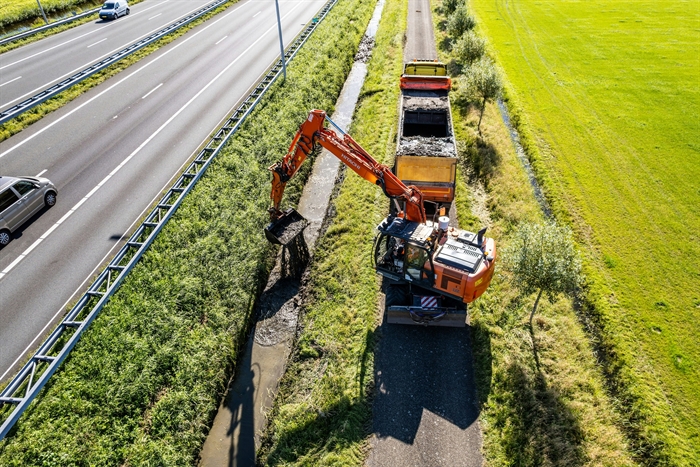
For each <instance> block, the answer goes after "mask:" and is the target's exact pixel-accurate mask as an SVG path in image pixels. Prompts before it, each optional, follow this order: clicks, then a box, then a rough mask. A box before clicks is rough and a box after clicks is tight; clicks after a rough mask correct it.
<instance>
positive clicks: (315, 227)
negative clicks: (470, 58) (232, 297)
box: [200, 0, 384, 466]
mask: <svg viewBox="0 0 700 467" xmlns="http://www.w3.org/2000/svg"><path fill="white" fill-rule="evenodd" d="M383 6H384V0H379V2H378V3H377V6H376V8H375V10H374V14H373V16H372V19H371V21H370V23H369V25H368V27H367V31H366V33H365V37H364V38H363V40H362V43H361V44H360V47H359V51H358V54H357V56H356V57H355V64H354V65H353V67H352V70H351V71H350V75H349V76H348V79H347V81H346V82H345V86H344V87H343V91H342V93H341V95H340V97H339V98H338V102H337V103H336V107H335V108H336V111H335V113H334V114H333V116H332V119H333V121H334V122H335V123H336V124H337V125H338V126H339V127H340V128H342V129H343V130H347V128H348V127H349V126H350V122H351V120H352V115H353V112H354V110H355V106H356V104H357V100H358V98H359V95H360V90H361V88H362V84H363V83H364V80H365V76H366V75H367V66H366V62H367V61H368V60H369V57H370V55H371V50H372V47H373V45H374V36H375V35H376V32H377V27H378V26H379V19H380V18H381V14H382V9H383ZM339 166H340V164H339V162H338V159H337V158H336V157H335V156H333V155H332V154H330V153H328V152H327V151H323V152H322V153H321V154H320V155H319V156H318V157H317V158H316V162H315V163H314V168H313V171H312V174H311V177H310V178H309V181H308V182H307V184H306V186H305V188H304V192H303V194H302V197H301V200H300V201H299V207H298V209H297V210H298V211H299V213H300V214H301V215H302V216H304V217H305V218H306V219H307V220H308V221H309V226H308V227H307V228H306V230H305V231H304V239H305V241H306V245H307V246H308V249H309V252H310V254H311V255H313V250H314V246H315V243H316V240H317V239H318V237H319V234H320V231H321V226H322V225H323V220H324V218H325V216H326V212H327V210H328V205H329V203H330V199H331V194H332V192H333V188H334V186H335V181H336V178H337V176H338V170H339ZM282 258H283V255H282V254H280V255H279V256H278V259H277V264H276V266H275V268H274V269H273V271H272V273H271V274H270V279H269V280H268V283H267V286H266V287H265V291H264V292H263V294H262V296H261V297H260V300H259V307H258V310H257V323H256V324H255V330H254V332H253V334H252V335H251V337H250V339H249V340H248V343H247V345H246V349H245V351H244V356H243V359H242V361H241V362H240V364H239V367H238V370H237V373H236V377H235V379H234V381H233V383H232V385H231V386H230V387H229V390H228V393H227V394H226V397H225V399H224V401H223V403H222V405H221V406H220V408H219V411H218V413H217V415H216V418H215V419H214V424H213V426H212V429H211V431H210V432H209V436H208V437H207V440H206V442H205V443H204V447H203V448H202V452H201V454H200V466H222V465H226V466H250V465H255V453H256V451H257V449H258V448H259V447H260V434H261V433H262V431H263V430H264V429H265V426H266V424H267V418H266V414H267V412H268V411H269V410H270V409H271V408H272V404H273V402H274V396H275V394H276V392H277V388H278V385H279V381H280V379H281V377H282V375H283V374H284V370H285V366H286V362H287V358H288V357H289V353H290V352H291V348H292V341H293V338H294V332H295V330H296V326H297V319H298V311H299V305H300V302H301V299H300V292H301V282H300V281H299V280H298V279H294V278H290V277H285V274H284V270H283V269H284V267H283V264H282V263H283V261H282Z"/></svg>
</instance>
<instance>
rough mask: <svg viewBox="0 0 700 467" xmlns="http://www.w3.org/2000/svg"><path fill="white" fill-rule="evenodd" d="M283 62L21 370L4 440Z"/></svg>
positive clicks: (293, 50) (8, 392)
mask: <svg viewBox="0 0 700 467" xmlns="http://www.w3.org/2000/svg"><path fill="white" fill-rule="evenodd" d="M337 1H338V0H329V1H328V2H327V3H326V4H325V5H324V6H323V8H321V10H320V11H319V13H318V16H317V17H315V18H314V19H313V20H312V21H311V22H310V23H309V24H308V25H307V27H306V28H305V29H304V31H302V32H301V34H299V35H298V36H297V37H296V39H295V40H294V42H293V43H292V45H290V46H289V47H287V51H286V52H285V54H284V61H285V63H287V62H289V61H291V60H292V59H293V58H294V56H295V55H296V54H297V52H298V51H299V49H300V48H301V46H302V45H304V43H305V42H306V40H307V39H308V38H309V36H310V35H311V33H312V32H313V31H314V30H315V29H316V26H317V25H318V24H319V22H320V21H321V20H322V19H323V18H325V17H326V15H327V14H328V12H329V11H330V10H331V8H332V7H333V6H334V5H335V4H336V2H337ZM282 68H283V63H282V59H280V60H278V61H277V63H276V64H275V65H274V66H273V67H272V68H270V70H269V71H268V72H267V74H266V75H265V77H264V78H263V79H262V80H261V81H260V82H259V83H258V84H257V85H256V86H255V88H254V89H253V90H252V91H251V92H250V94H249V95H248V97H247V98H246V99H245V101H243V103H242V104H241V105H240V106H239V107H238V108H237V109H236V110H235V111H234V112H233V114H232V115H231V117H229V119H228V120H227V121H226V123H224V124H223V126H221V127H219V129H218V130H217V131H216V133H215V134H214V136H213V137H212V138H211V139H210V140H209V142H208V143H207V145H206V146H205V147H204V148H203V149H202V150H201V151H200V152H199V153H198V154H197V156H196V157H195V158H194V160H193V161H192V162H191V163H190V164H189V165H188V166H187V168H186V169H185V170H184V172H183V173H182V174H181V175H180V177H179V178H178V179H177V181H176V182H175V183H174V184H173V185H172V186H171V187H170V189H168V191H167V193H166V194H165V195H164V196H163V197H162V198H161V199H160V201H158V204H156V207H155V208H154V209H153V210H152V211H151V212H150V214H148V216H146V218H145V220H144V221H143V222H142V223H141V225H139V227H138V228H137V229H136V231H135V232H134V233H133V234H132V235H131V237H129V240H128V241H127V242H126V244H124V246H123V247H122V248H121V249H120V250H119V252H118V253H117V254H116V256H115V257H114V259H112V261H111V262H110V263H109V264H108V265H107V267H106V268H105V269H104V270H103V271H102V272H101V273H100V275H99V276H98V277H97V279H95V281H94V282H93V283H92V285H90V287H89V288H88V290H87V292H85V294H84V295H83V296H82V297H81V298H80V300H78V303H76V305H75V306H73V308H71V310H70V311H69V312H68V314H67V315H66V316H65V317H64V318H63V321H61V323H60V324H59V325H58V327H57V328H56V329H55V330H54V331H53V332H52V333H51V335H50V336H49V337H48V338H47V339H46V340H45V341H44V342H43V343H42V344H41V346H40V347H39V349H38V350H37V351H36V353H35V354H34V356H32V358H31V359H30V360H29V361H28V362H27V363H26V364H25V365H24V366H23V367H22V369H21V370H20V372H19V373H18V374H17V375H16V376H15V377H14V378H13V379H12V381H11V382H10V383H9V384H8V386H7V387H6V388H5V389H4V390H3V391H2V393H0V417H2V409H3V408H4V407H5V406H6V405H14V406H15V407H14V409H13V410H12V411H11V412H10V413H9V415H8V416H7V417H6V418H5V419H4V421H3V422H2V426H0V441H2V440H3V439H4V438H5V436H7V434H8V433H9V432H10V430H11V429H12V427H13V426H14V425H15V423H16V422H17V420H18V419H19V418H20V416H21V415H22V413H24V411H25V410H26V409H27V407H29V404H31V403H32V401H33V400H34V398H35V397H36V396H37V395H38V394H39V392H40V391H41V389H42V388H43V387H44V385H46V383H47V382H48V380H49V378H51V376H52V375H53V374H54V373H55V372H56V370H57V369H58V367H59V366H60V365H61V363H63V361H64V360H65V359H66V357H67V356H68V354H69V353H70V351H71V350H72V349H73V347H75V344H77V342H78V340H80V337H81V335H82V334H83V332H85V330H86V329H87V328H88V326H90V324H91V323H92V322H93V321H94V319H95V318H96V317H97V315H98V314H99V313H100V311H102V308H103V307H104V306H105V304H106V303H107V302H108V301H109V299H110V298H111V297H112V295H114V293H115V292H116V290H117V289H118V288H119V285H120V284H121V283H122V282H123V281H124V278H125V277H126V276H127V275H128V274H129V272H130V271H131V270H132V269H133V268H134V266H135V265H136V263H138V261H139V260H140V259H141V257H142V256H143V254H144V253H145V252H146V250H147V249H148V247H149V246H150V245H151V243H153V241H154V240H155V238H156V236H157V235H158V233H159V232H160V231H161V230H162V229H163V227H164V226H165V224H166V222H167V221H168V220H169V219H170V218H171V217H172V215H173V214H174V213H175V211H176V210H177V208H178V207H179V206H180V204H181V203H182V201H183V199H184V198H185V196H186V195H187V194H188V193H189V192H190V191H191V190H192V188H194V185H195V184H196V183H197V181H199V179H200V178H201V177H202V175H204V172H205V171H206V170H207V168H208V167H209V165H210V164H211V162H212V161H213V160H214V158H215V157H216V156H217V155H218V154H219V152H220V151H221V149H222V148H223V147H224V146H225V144H226V142H227V141H228V140H229V138H231V136H232V135H233V134H234V133H235V132H236V131H237V130H238V128H240V126H241V125H242V124H243V122H244V121H245V119H246V118H247V117H248V115H250V113H251V112H252V111H253V109H254V108H255V106H256V105H257V104H258V103H259V102H260V100H261V99H262V97H263V95H264V94H265V92H267V90H268V89H270V87H271V86H272V84H273V83H274V82H275V81H276V80H277V78H279V76H280V74H281V73H282Z"/></svg>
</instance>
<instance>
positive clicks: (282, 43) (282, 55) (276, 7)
mask: <svg viewBox="0 0 700 467" xmlns="http://www.w3.org/2000/svg"><path fill="white" fill-rule="evenodd" d="M36 1H37V2H38V1H39V0H36ZM275 9H276V10H277V30H278V32H279V35H280V60H282V73H283V74H284V80H285V81H287V60H285V58H284V42H283V41H282V21H281V20H280V5H279V3H278V0H275Z"/></svg>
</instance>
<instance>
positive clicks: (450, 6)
mask: <svg viewBox="0 0 700 467" xmlns="http://www.w3.org/2000/svg"><path fill="white" fill-rule="evenodd" d="M459 5H460V0H444V1H443V2H442V10H443V12H444V13H445V14H447V15H451V14H452V13H454V11H455V10H456V9H457V7H458V6H459Z"/></svg>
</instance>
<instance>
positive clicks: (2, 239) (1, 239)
mask: <svg viewBox="0 0 700 467" xmlns="http://www.w3.org/2000/svg"><path fill="white" fill-rule="evenodd" d="M11 241H12V234H11V233H10V231H9V230H7V229H2V230H0V248H2V247H4V246H5V245H7V244H8V243H10V242H11Z"/></svg>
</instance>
